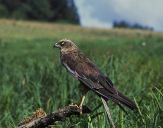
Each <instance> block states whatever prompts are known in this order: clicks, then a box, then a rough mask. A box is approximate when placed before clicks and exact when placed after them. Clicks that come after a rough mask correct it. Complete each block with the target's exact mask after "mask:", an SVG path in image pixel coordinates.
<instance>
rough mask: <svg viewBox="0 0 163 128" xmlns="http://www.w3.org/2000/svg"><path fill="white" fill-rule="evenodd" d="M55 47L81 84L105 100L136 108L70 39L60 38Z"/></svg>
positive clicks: (62, 61)
mask: <svg viewBox="0 0 163 128" xmlns="http://www.w3.org/2000/svg"><path fill="white" fill-rule="evenodd" d="M55 47H57V48H59V49H60V58H61V63H62V64H63V65H64V67H65V68H66V69H67V70H68V71H69V72H70V73H71V74H72V75H73V76H74V77H76V78H77V79H78V80H79V81H80V83H81V85H82V86H84V87H85V88H87V89H89V90H92V91H94V92H95V93H96V94H97V95H98V96H100V97H102V98H103V99H105V100H106V101H107V100H112V101H113V102H115V103H117V104H118V105H120V104H123V105H125V106H127V107H128V108H130V109H132V110H134V109H136V105H135V103H134V102H133V101H131V100H130V99H129V98H127V97H126V96H124V95H123V94H122V93H120V92H119V91H117V90H116V88H115V87H114V86H113V83H112V81H111V80H110V79H109V78H108V77H107V76H105V75H104V74H103V73H102V72H101V71H100V70H99V69H98V67H97V66H96V65H95V64H94V63H93V62H92V61H91V60H90V59H89V58H87V57H86V56H85V55H84V54H83V53H82V52H81V51H80V50H79V48H78V47H77V46H76V45H75V44H74V43H73V42H72V41H71V40H67V39H63V40H60V41H59V42H58V43H56V44H55Z"/></svg>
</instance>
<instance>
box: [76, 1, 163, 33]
mask: <svg viewBox="0 0 163 128" xmlns="http://www.w3.org/2000/svg"><path fill="white" fill-rule="evenodd" d="M74 1H75V4H76V6H77V8H78V12H79V15H80V20H81V24H82V26H87V27H102V28H110V27H111V26H112V22H113V21H115V20H116V21H119V20H126V21H129V22H131V23H135V22H136V23H140V24H142V25H147V26H150V27H153V28H154V29H155V30H156V31H163V0H74Z"/></svg>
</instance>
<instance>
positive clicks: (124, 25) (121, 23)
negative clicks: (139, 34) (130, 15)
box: [113, 20, 153, 31]
mask: <svg viewBox="0 0 163 128" xmlns="http://www.w3.org/2000/svg"><path fill="white" fill-rule="evenodd" d="M113 27H114V28H130V29H143V30H150V31H153V28H152V27H149V26H143V25H141V24H138V23H134V24H131V23H129V22H127V21H125V20H122V21H119V22H118V21H114V22H113Z"/></svg>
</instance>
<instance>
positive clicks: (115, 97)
mask: <svg viewBox="0 0 163 128" xmlns="http://www.w3.org/2000/svg"><path fill="white" fill-rule="evenodd" d="M96 92H97V93H98V94H99V95H100V96H102V97H103V98H104V99H105V100H109V99H111V100H112V101H113V102H115V103H117V104H118V105H119V104H123V105H125V106H127V107H128V108H130V109H131V110H136V109H137V106H136V104H135V103H134V102H133V101H132V100H130V99H129V98H128V97H126V96H125V95H123V94H122V93H120V92H118V93H117V94H111V93H108V91H107V90H105V89H101V90H98V91H96Z"/></svg>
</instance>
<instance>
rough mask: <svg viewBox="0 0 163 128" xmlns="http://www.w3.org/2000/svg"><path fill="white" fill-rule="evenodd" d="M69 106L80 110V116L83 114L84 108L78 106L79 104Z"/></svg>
mask: <svg viewBox="0 0 163 128" xmlns="http://www.w3.org/2000/svg"><path fill="white" fill-rule="evenodd" d="M69 106H72V107H77V108H79V112H80V115H82V114H83V107H82V106H81V105H77V104H73V103H71V104H70V105H69Z"/></svg>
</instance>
